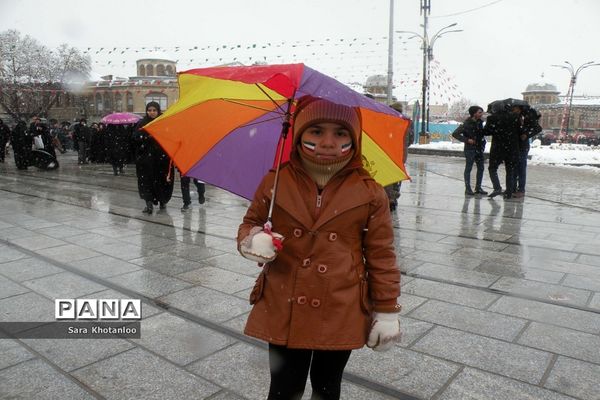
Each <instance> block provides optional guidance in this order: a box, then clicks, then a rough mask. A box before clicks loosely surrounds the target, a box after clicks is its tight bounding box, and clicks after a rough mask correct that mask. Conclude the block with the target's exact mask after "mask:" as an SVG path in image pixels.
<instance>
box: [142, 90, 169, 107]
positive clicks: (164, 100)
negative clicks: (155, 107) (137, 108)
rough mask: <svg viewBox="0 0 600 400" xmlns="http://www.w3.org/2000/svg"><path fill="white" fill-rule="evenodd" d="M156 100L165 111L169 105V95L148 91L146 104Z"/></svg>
mask: <svg viewBox="0 0 600 400" xmlns="http://www.w3.org/2000/svg"><path fill="white" fill-rule="evenodd" d="M151 101H155V102H157V103H158V104H159V105H160V109H161V110H162V111H165V110H166V109H167V105H168V97H167V95H166V94H163V93H148V94H147V95H146V104H148V103H150V102H151Z"/></svg>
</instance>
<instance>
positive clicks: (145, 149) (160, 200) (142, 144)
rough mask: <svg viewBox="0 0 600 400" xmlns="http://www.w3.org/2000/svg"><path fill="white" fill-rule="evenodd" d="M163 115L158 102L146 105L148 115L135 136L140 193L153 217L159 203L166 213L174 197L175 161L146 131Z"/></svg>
mask: <svg viewBox="0 0 600 400" xmlns="http://www.w3.org/2000/svg"><path fill="white" fill-rule="evenodd" d="M160 114H161V111H160V105H159V104H158V103H157V102H155V101H151V102H150V103H148V104H146V116H145V117H144V118H142V120H141V121H140V122H138V125H137V127H136V128H137V129H136V131H135V132H134V134H133V143H134V146H135V150H136V156H135V171H136V173H137V179H138V192H139V195H140V198H141V199H143V200H144V201H145V202H146V208H144V210H143V212H145V213H148V214H152V211H153V205H156V204H160V209H161V210H164V209H165V208H166V207H167V203H168V202H169V200H170V199H171V195H172V194H173V181H174V179H173V174H174V168H173V165H172V163H171V159H170V158H169V156H168V155H167V153H165V151H164V150H163V149H162V147H160V145H159V144H158V142H156V140H154V138H153V137H152V136H150V135H149V134H148V133H147V132H145V131H144V130H143V129H142V128H143V127H144V125H146V124H148V123H150V122H151V121H152V120H154V119H155V118H156V117H158V116H159V115H160Z"/></svg>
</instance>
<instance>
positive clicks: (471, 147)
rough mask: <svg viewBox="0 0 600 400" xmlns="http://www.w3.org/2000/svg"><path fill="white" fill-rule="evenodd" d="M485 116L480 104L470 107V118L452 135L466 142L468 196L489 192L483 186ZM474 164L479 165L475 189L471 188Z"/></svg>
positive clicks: (466, 189)
mask: <svg viewBox="0 0 600 400" xmlns="http://www.w3.org/2000/svg"><path fill="white" fill-rule="evenodd" d="M482 116H483V108H481V107H479V106H471V107H469V118H467V119H466V120H465V122H463V123H462V124H461V125H459V126H458V128H456V130H455V131H454V132H452V137H453V138H454V139H456V140H459V141H461V142H463V143H464V144H465V147H464V153H465V171H464V175H463V176H464V180H465V194H466V195H467V196H473V195H475V194H482V195H486V194H488V193H487V192H486V191H485V190H483V189H482V187H481V182H482V181H483V172H484V170H485V166H484V156H483V152H484V150H485V144H486V141H485V136H484V134H483V122H482V121H481V117H482ZM473 164H475V165H476V166H477V174H476V176H475V191H473V189H472V188H471V170H472V169H473Z"/></svg>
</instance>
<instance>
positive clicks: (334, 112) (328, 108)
mask: <svg viewBox="0 0 600 400" xmlns="http://www.w3.org/2000/svg"><path fill="white" fill-rule="evenodd" d="M320 122H335V123H338V124H340V125H342V126H343V127H345V128H346V129H348V131H349V132H350V136H351V137H352V144H353V147H354V148H356V147H357V144H358V143H359V140H358V139H359V137H360V133H361V131H362V129H361V126H360V118H359V116H358V112H357V111H356V109H354V108H353V107H348V106H344V105H341V104H336V103H332V102H330V101H327V100H325V99H320V98H316V97H308V96H307V97H303V98H301V99H300V100H299V101H298V106H297V107H296V112H295V114H294V144H298V141H299V140H300V134H302V132H304V131H305V130H306V128H308V127H309V126H311V125H315V124H318V123H320Z"/></svg>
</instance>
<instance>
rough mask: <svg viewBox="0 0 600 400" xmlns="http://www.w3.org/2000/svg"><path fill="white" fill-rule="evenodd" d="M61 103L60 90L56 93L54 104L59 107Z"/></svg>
mask: <svg viewBox="0 0 600 400" xmlns="http://www.w3.org/2000/svg"><path fill="white" fill-rule="evenodd" d="M61 103H62V96H61V95H60V92H58V93H56V102H55V103H54V105H55V106H56V107H60V105H61Z"/></svg>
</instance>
